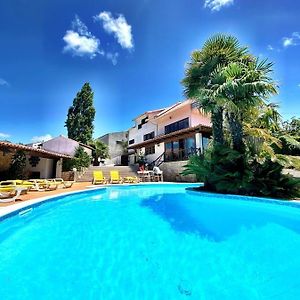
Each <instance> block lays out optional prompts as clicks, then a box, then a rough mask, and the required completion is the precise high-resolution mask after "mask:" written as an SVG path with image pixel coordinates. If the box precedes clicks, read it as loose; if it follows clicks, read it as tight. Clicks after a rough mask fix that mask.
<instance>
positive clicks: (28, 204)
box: [0, 182, 300, 222]
mask: <svg viewBox="0 0 300 300" xmlns="http://www.w3.org/2000/svg"><path fill="white" fill-rule="evenodd" d="M161 184H167V185H191V186H193V185H201V184H203V183H201V182H197V183H191V182H155V183H154V182H143V183H138V184H106V185H101V186H99V185H97V186H95V185H89V186H86V187H85V189H83V190H77V191H71V192H63V193H61V194H56V195H51V196H45V197H39V198H35V199H32V200H26V201H24V202H19V203H15V204H13V205H10V206H4V207H1V208H0V222H1V221H3V220H4V219H7V218H9V217H12V216H14V215H17V214H19V213H20V212H22V211H25V210H26V209H30V208H34V207H37V206H40V205H42V204H43V203H45V202H50V201H55V200H59V199H61V198H64V197H66V196H69V195H73V194H80V193H86V192H89V191H92V190H106V189H107V188H109V187H122V186H123V187H125V186H147V185H161ZM187 192H188V193H192V194H194V195H198V196H200V195H206V196H211V197H218V198H220V197H226V198H228V199H238V200H244V201H254V202H261V203H269V204H276V205H283V206H290V207H295V208H300V201H299V200H280V199H274V198H262V197H253V196H243V195H233V194H218V193H209V192H206V191H195V190H193V189H187Z"/></svg>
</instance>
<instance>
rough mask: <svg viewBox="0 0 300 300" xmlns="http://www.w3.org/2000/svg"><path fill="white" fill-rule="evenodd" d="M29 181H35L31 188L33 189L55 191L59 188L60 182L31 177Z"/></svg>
mask: <svg viewBox="0 0 300 300" xmlns="http://www.w3.org/2000/svg"><path fill="white" fill-rule="evenodd" d="M29 182H31V183H33V184H34V185H33V187H32V188H31V189H30V190H31V191H38V192H43V191H53V190H56V189H57V188H58V186H59V185H60V183H57V182H53V181H49V180H46V179H29Z"/></svg>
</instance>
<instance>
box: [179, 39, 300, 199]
mask: <svg viewBox="0 0 300 300" xmlns="http://www.w3.org/2000/svg"><path fill="white" fill-rule="evenodd" d="M226 38H228V37H226V36H217V37H216V38H213V40H212V41H213V42H211V39H210V40H209V41H208V42H207V43H206V44H205V45H204V47H203V48H202V50H201V51H199V52H197V53H194V54H196V56H195V57H197V61H196V60H194V61H193V62H192V64H190V65H189V67H188V69H187V73H186V78H185V79H184V80H183V84H184V87H185V89H184V93H185V94H186V95H189V96H191V97H194V98H196V100H198V102H199V104H200V107H202V108H203V109H204V110H206V111H208V112H210V113H211V116H212V118H211V121H212V128H213V137H214V143H213V144H211V146H210V147H211V148H210V149H209V151H206V152H205V153H204V154H201V155H200V156H198V157H194V156H193V157H191V158H190V159H189V162H188V164H187V165H186V166H185V170H184V171H183V175H188V174H195V175H196V176H197V178H201V179H203V181H204V186H203V187H202V189H204V190H209V191H213V192H219V193H231V194H243V195H251V196H253V195H257V196H267V197H270V196H273V197H280V198H289V197H290V198H293V197H299V196H300V180H298V179H296V178H292V177H290V176H288V175H285V174H283V173H282V169H283V165H282V164H281V163H280V162H279V160H278V159H277V157H276V155H275V151H274V149H273V145H276V144H277V145H278V146H280V144H281V143H280V140H279V138H278V133H277V132H278V127H279V124H278V123H279V122H280V115H279V113H278V112H277V110H276V107H275V106H274V105H268V104H267V102H266V101H267V100H268V98H269V97H270V96H271V95H274V94H276V93H277V86H276V84H275V83H274V81H273V80H272V78H271V76H270V73H271V71H272V63H269V62H267V61H266V60H265V61H259V60H258V59H257V58H256V57H254V56H252V55H251V54H250V53H248V50H247V49H246V48H243V47H240V46H239V44H238V42H237V40H236V39H234V38H231V39H230V41H231V43H229V44H228V43H225V44H226V45H227V46H228V45H229V47H228V48H223V46H224V40H226ZM207 45H209V47H207ZM211 45H214V47H213V48H211V47H210V46H211ZM230 45H232V46H233V47H230ZM205 47H207V49H208V50H209V51H210V52H211V53H214V51H217V50H218V52H217V54H216V56H212V57H209V58H208V59H206V58H207V57H205V55H204V54H203V53H205V51H203V49H205V50H206V48H205ZM229 49H231V50H229ZM239 49H240V51H239ZM224 57H225V58H226V59H224ZM220 58H222V59H223V61H222V60H221V62H220ZM216 61H218V63H216ZM221 112H222V113H221ZM224 117H225V118H224ZM225 121H226V122H225ZM224 126H226V127H224ZM223 127H224V128H226V129H228V130H229V133H230V137H228V138H227V135H224V132H222V131H223ZM227 132H228V131H227V130H226V133H227ZM224 136H225V137H226V138H224ZM222 139H223V143H222Z"/></svg>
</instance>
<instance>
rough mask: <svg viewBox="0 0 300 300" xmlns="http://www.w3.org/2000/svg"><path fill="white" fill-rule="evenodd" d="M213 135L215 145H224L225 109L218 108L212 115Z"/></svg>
mask: <svg viewBox="0 0 300 300" xmlns="http://www.w3.org/2000/svg"><path fill="white" fill-rule="evenodd" d="M211 121H212V133H213V138H214V143H215V144H220V145H224V131H223V109H222V108H218V109H216V110H215V111H213V112H212V114H211Z"/></svg>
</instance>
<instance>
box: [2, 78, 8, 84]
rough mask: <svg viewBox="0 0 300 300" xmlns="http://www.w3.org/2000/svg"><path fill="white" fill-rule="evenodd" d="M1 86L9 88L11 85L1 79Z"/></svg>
mask: <svg viewBox="0 0 300 300" xmlns="http://www.w3.org/2000/svg"><path fill="white" fill-rule="evenodd" d="M0 85H4V86H9V83H8V82H7V81H6V80H4V79H3V78H0Z"/></svg>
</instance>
